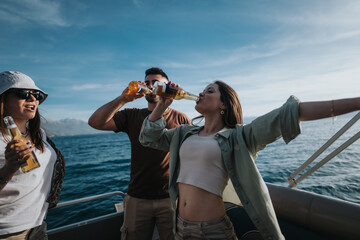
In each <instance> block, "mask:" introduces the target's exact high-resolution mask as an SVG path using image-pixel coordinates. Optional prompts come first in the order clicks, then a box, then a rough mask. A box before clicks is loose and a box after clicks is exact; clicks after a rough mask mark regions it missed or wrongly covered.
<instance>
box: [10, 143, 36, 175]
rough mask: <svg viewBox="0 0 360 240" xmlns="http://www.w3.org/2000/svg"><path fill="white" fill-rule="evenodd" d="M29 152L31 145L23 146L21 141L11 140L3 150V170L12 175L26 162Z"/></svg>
mask: <svg viewBox="0 0 360 240" xmlns="http://www.w3.org/2000/svg"><path fill="white" fill-rule="evenodd" d="M31 151H32V146H31V145H27V144H23V141H21V140H12V141H11V142H9V143H8V144H7V145H6V148H5V165H4V168H6V170H7V171H8V173H9V174H11V175H13V174H14V173H15V172H16V171H17V170H18V169H19V168H20V166H21V165H22V164H24V163H25V162H26V160H28V158H29V157H30V155H29V153H31Z"/></svg>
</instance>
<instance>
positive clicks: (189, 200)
mask: <svg viewBox="0 0 360 240" xmlns="http://www.w3.org/2000/svg"><path fill="white" fill-rule="evenodd" d="M178 187H179V196H180V197H179V205H178V208H179V209H178V210H179V214H180V217H182V218H183V219H186V220H188V221H195V222H203V221H210V220H215V219H219V218H221V217H223V216H225V207H224V202H223V200H222V198H221V197H219V196H217V195H215V194H213V193H210V192H208V191H205V190H203V189H200V188H198V187H195V186H192V185H189V184H184V183H178Z"/></svg>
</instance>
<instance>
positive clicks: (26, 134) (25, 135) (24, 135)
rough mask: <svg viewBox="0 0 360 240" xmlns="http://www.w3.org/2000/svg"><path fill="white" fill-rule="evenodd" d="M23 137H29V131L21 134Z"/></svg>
mask: <svg viewBox="0 0 360 240" xmlns="http://www.w3.org/2000/svg"><path fill="white" fill-rule="evenodd" d="M21 135H23V137H27V136H28V135H29V130H28V129H26V131H25V132H21Z"/></svg>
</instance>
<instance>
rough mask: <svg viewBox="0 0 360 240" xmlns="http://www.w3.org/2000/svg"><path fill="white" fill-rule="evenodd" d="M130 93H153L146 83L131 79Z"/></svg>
mask: <svg viewBox="0 0 360 240" xmlns="http://www.w3.org/2000/svg"><path fill="white" fill-rule="evenodd" d="M128 88H129V93H142V92H143V93H145V94H149V93H152V91H151V90H150V89H149V88H148V87H147V86H146V85H145V84H141V83H139V82H138V81H131V82H130V83H129V86H128Z"/></svg>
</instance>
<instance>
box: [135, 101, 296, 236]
mask: <svg viewBox="0 0 360 240" xmlns="http://www.w3.org/2000/svg"><path fill="white" fill-rule="evenodd" d="M165 125H166V122H165V120H164V119H163V118H161V119H159V120H157V121H155V122H151V121H149V120H148V119H147V118H146V119H145V120H144V123H143V125H142V129H141V133H140V136H139V141H140V142H141V144H143V145H144V146H147V147H152V148H156V149H161V150H164V151H169V152H170V163H169V165H170V179H169V193H170V197H171V201H172V204H173V207H174V209H175V216H174V219H175V222H174V230H175V231H176V213H177V211H176V208H177V205H176V202H177V199H178V194H179V191H178V186H177V183H176V180H177V178H178V175H179V171H180V159H179V149H180V146H181V144H182V143H183V142H184V140H185V139H186V138H187V137H189V136H191V135H193V134H197V133H198V132H199V131H200V130H201V128H202V127H199V126H189V125H181V126H179V127H177V128H174V129H166V128H165ZM298 134H300V124H299V100H298V99H297V98H296V97H294V96H291V97H290V98H289V99H288V100H287V101H286V103H285V104H284V105H283V106H281V107H280V108H277V109H275V110H273V111H271V112H269V113H267V114H265V115H263V116H261V117H258V118H256V119H255V120H254V121H252V122H251V123H250V124H247V125H236V127H235V128H224V129H222V130H221V131H219V132H218V133H217V134H215V139H216V140H217V142H218V144H219V146H220V149H221V154H222V160H223V161H224V165H225V168H226V171H227V172H228V174H229V183H228V185H227V187H226V188H225V190H224V193H223V200H224V201H225V202H232V203H235V204H242V205H243V206H244V208H245V210H246V211H247V213H248V215H249V217H250V218H251V220H252V221H253V223H254V224H255V225H256V227H257V228H258V230H259V231H260V233H261V235H262V236H263V237H264V238H265V239H284V236H283V235H282V233H281V230H280V227H279V224H278V222H277V219H276V215H275V211H274V208H273V205H272V202H271V199H270V195H269V191H268V189H267V187H266V184H265V182H264V180H263V179H262V177H261V175H260V173H259V171H258V169H257V167H256V165H255V163H254V160H255V159H256V157H257V152H259V151H260V150H262V149H264V148H265V146H266V145H267V144H269V143H272V142H274V141H276V140H277V139H279V138H281V137H282V138H283V139H284V141H285V142H286V143H288V142H290V141H291V140H292V139H294V138H295V137H296V136H297V135H298ZM240 200H241V202H240Z"/></svg>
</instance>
